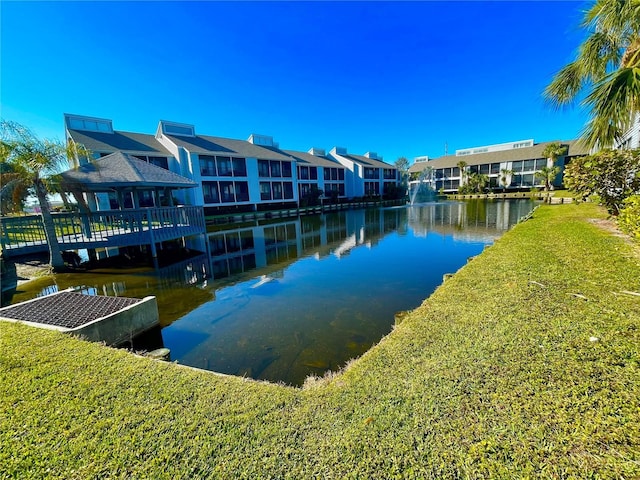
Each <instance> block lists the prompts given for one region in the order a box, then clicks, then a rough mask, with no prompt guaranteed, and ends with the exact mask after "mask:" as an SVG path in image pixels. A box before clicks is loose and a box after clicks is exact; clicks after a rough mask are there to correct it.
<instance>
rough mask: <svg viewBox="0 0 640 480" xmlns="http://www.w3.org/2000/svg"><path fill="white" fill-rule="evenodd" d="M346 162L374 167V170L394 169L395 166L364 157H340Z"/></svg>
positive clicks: (347, 155)
mask: <svg viewBox="0 0 640 480" xmlns="http://www.w3.org/2000/svg"><path fill="white" fill-rule="evenodd" d="M340 156H341V157H344V158H346V159H348V160H351V161H353V162H356V163H359V164H360V165H364V166H365V167H374V168H396V166H395V165H391V164H390V163H387V162H383V161H382V160H374V159H373V158H367V157H365V156H364V155H353V154H350V153H348V154H346V155H340Z"/></svg>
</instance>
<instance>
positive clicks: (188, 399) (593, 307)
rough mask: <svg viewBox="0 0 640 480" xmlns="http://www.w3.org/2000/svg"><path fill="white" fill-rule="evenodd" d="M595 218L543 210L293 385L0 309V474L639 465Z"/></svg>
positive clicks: (631, 310)
mask: <svg viewBox="0 0 640 480" xmlns="http://www.w3.org/2000/svg"><path fill="white" fill-rule="evenodd" d="M604 216H605V214H604V213H603V211H602V210H600V209H598V208H597V207H596V206H594V205H591V204H583V205H558V206H543V207H541V208H539V209H538V210H536V212H535V214H534V215H533V217H532V218H531V219H529V220H528V221H526V222H524V223H521V224H519V225H518V226H517V227H516V228H515V229H514V230H512V231H511V232H509V233H507V234H506V235H505V236H504V237H503V238H502V239H501V240H499V241H498V242H497V243H496V244H495V245H494V246H492V247H490V248H488V249H487V250H486V251H485V252H484V253H483V254H482V255H480V256H479V257H477V258H476V259H474V260H472V261H471V262H470V263H469V264H468V265H466V266H465V267H464V268H462V269H461V270H460V271H459V272H458V273H457V274H456V275H455V276H454V277H453V278H451V279H449V280H447V281H446V282H445V284H444V285H442V286H441V287H440V288H439V289H438V290H437V291H436V292H435V293H434V294H433V295H432V296H431V297H430V298H429V299H428V300H427V301H426V302H425V303H424V304H423V305H422V306H421V307H420V308H418V309H417V310H415V311H414V312H413V313H412V314H410V315H409V316H408V317H407V318H406V319H405V320H404V321H403V322H402V323H401V324H400V325H399V326H397V327H396V328H395V329H394V331H393V332H392V333H391V334H390V335H388V336H387V337H386V338H384V339H383V340H382V341H381V342H380V344H379V345H377V346H376V347H374V348H373V349H372V350H370V351H369V352H367V353H366V354H365V355H364V356H363V357H362V358H360V359H358V360H357V361H355V362H353V363H352V364H351V365H350V366H349V367H348V368H346V370H345V371H344V372H343V373H341V374H338V375H335V376H333V377H332V378H327V379H324V380H319V381H316V382H312V381H309V382H308V383H307V385H306V387H305V389H302V390H299V389H294V388H290V387H285V386H281V385H271V384H265V383H259V382H254V381H249V380H244V379H238V378H231V377H223V376H218V375H214V374H211V373H207V372H201V371H196V370H192V369H188V368H184V367H179V366H177V365H175V364H167V363H160V362H153V361H150V360H147V359H144V358H137V357H134V356H132V355H130V354H128V353H126V352H123V351H118V350H112V349H109V348H105V347H102V346H100V345H96V344H88V343H85V342H82V341H79V340H75V339H72V338H68V337H66V336H63V335H61V334H57V333H52V332H47V331H42V330H38V329H31V328H27V327H24V326H20V325H13V324H4V323H3V324H1V325H0V385H2V393H1V394H0V477H9V478H12V477H15V478H87V477H92V478H93V477H107V476H112V477H127V478H128V477H134V478H171V479H175V478H200V477H206V476H211V477H219V478H315V477H318V478H385V479H387V478H523V477H543V478H638V477H640V297H639V296H634V295H632V294H629V293H623V292H640V253H639V251H638V247H632V246H631V245H629V244H628V243H625V241H624V240H623V239H621V238H618V237H615V236H613V235H611V234H609V233H607V232H606V231H604V230H601V229H600V228H599V227H598V226H596V225H595V224H593V223H592V222H590V221H589V219H590V218H596V219H602V218H604ZM390 323H391V321H390Z"/></svg>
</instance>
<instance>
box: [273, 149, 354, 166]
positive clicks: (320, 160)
mask: <svg viewBox="0 0 640 480" xmlns="http://www.w3.org/2000/svg"><path fill="white" fill-rule="evenodd" d="M283 151H284V153H286V154H287V155H291V156H292V157H293V158H295V159H296V161H297V162H298V165H304V164H309V165H316V166H318V167H332V168H336V167H338V168H344V165H342V164H340V163H338V162H337V161H335V160H333V159H331V158H328V157H326V156H324V155H323V156H319V155H311V154H310V153H307V152H296V151H295V150H283Z"/></svg>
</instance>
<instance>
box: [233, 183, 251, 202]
mask: <svg viewBox="0 0 640 480" xmlns="http://www.w3.org/2000/svg"><path fill="white" fill-rule="evenodd" d="M234 188H235V191H236V202H248V201H249V184H248V183H247V182H234Z"/></svg>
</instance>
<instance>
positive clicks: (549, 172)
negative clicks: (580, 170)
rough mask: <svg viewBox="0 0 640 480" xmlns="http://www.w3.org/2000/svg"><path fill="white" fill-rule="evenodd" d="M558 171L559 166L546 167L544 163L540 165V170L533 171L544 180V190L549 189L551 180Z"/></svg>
mask: <svg viewBox="0 0 640 480" xmlns="http://www.w3.org/2000/svg"><path fill="white" fill-rule="evenodd" d="M559 173H560V167H556V166H553V167H547V166H546V165H545V166H544V167H542V168H541V169H540V170H538V171H537V172H535V174H534V175H535V176H536V177H538V178H540V179H542V181H543V182H544V191H545V192H548V191H549V190H551V186H552V184H553V181H554V180H555V179H556V177H557V176H558V174H559Z"/></svg>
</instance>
